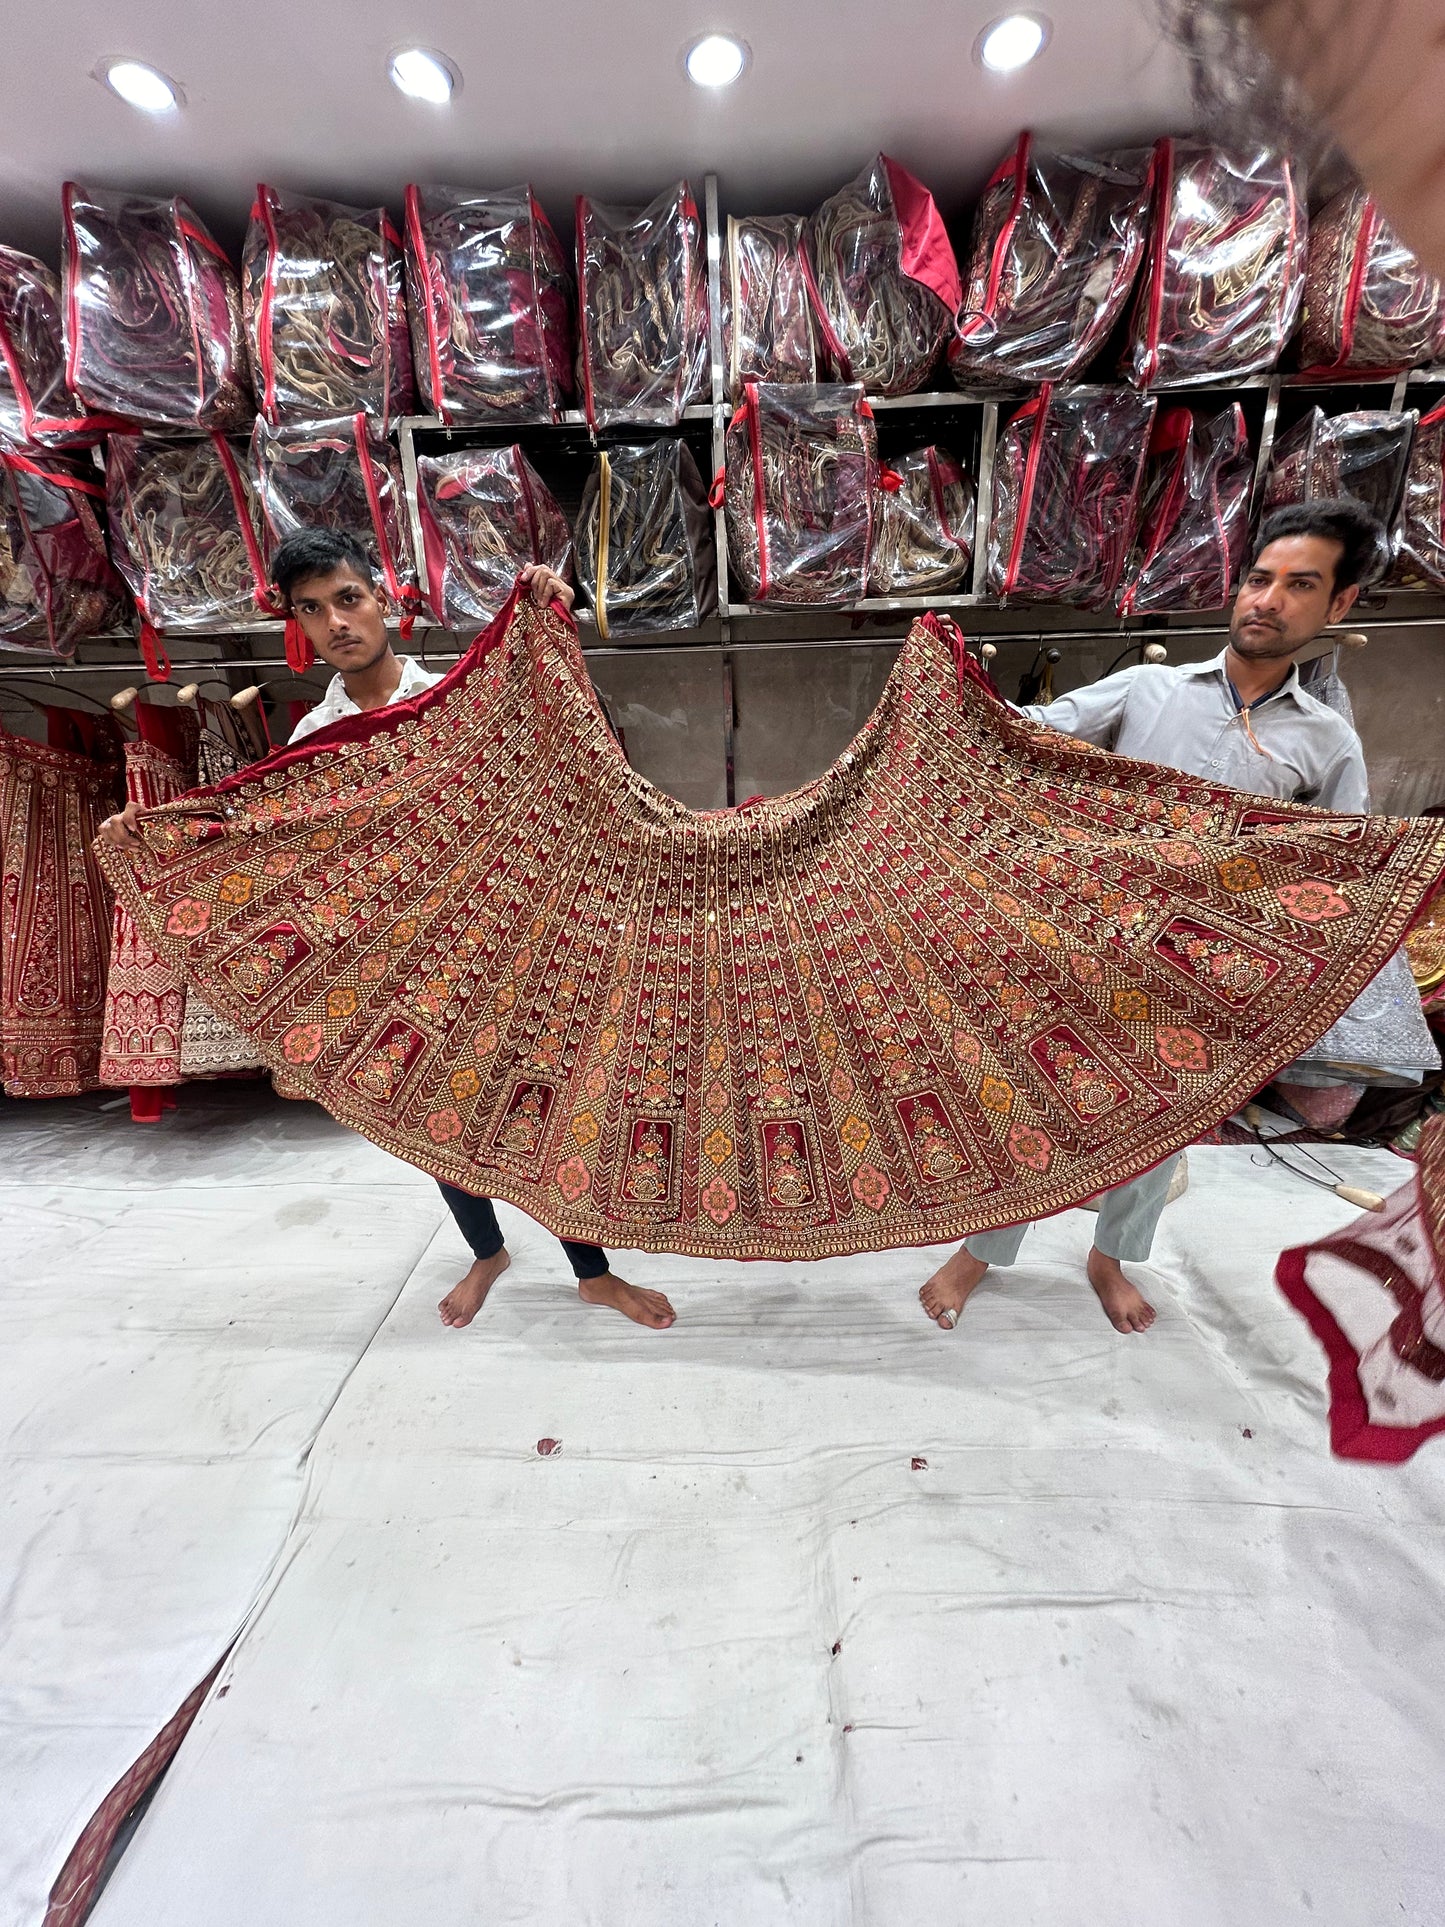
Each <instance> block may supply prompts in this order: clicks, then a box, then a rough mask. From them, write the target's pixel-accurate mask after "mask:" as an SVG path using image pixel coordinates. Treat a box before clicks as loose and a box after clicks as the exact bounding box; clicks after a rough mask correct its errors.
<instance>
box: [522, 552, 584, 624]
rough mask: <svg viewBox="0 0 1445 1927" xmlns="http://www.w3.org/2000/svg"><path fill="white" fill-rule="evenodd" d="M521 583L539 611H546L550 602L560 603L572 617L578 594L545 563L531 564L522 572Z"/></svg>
mask: <svg viewBox="0 0 1445 1927" xmlns="http://www.w3.org/2000/svg"><path fill="white" fill-rule="evenodd" d="M521 583H522V587H523V588H524V589H525V590H526V591H527V592H528V594H529V595H530V596H531V598H532V600H533V602H535V603H536V605H537V607H538V608H539V609H545V608H546V607H547V604H548V603H549V602H560V603H561V605H562V607H563V608H564V609H565V610H566V611H567V613H568V615H569V616H570V615H571V613H572V604H573V603H574V602H575V601H576V600H577V592H576V590H575V589H573V588H571V587H570V586H569V585H568V584H567V583H565V582H564V581H563V580H562V578H561V576H560V575H558V573H557V571H556V570H555V569H549V568H548V567H547V565H546V563H545V562H529V563H528V564H527V566H526V568H525V569H523V571H522V574H521Z"/></svg>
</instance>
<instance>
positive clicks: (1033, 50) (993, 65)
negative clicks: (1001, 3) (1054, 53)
mask: <svg viewBox="0 0 1445 1927" xmlns="http://www.w3.org/2000/svg"><path fill="white" fill-rule="evenodd" d="M1048 38H1049V22H1048V20H1047V19H1046V17H1045V16H1044V15H1043V14H1041V13H1006V14H1004V16H1003V18H1002V19H1000V20H992V21H990V22H989V24H988V26H986V27H985V28H984V30H983V32H982V33H981V34H980V35H979V37H978V39H977V40H976V41H975V42H974V52H975V54H976V55H977V56H978V58H979V60H980V61H982V63H983V65H984V66H985V67H987V68H988V69H989V71H990V72H991V73H995V74H1012V73H1017V71H1018V69H1019V68H1020V67H1027V66H1028V64H1029V62H1030V61H1031V60H1036V59H1037V58H1038V56H1039V55H1040V54H1041V53H1042V52H1043V50H1044V47H1045V45H1046V44H1047V42H1048Z"/></svg>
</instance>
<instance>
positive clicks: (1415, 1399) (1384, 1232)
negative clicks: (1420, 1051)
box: [1275, 1117, 1445, 1461]
mask: <svg viewBox="0 0 1445 1927" xmlns="http://www.w3.org/2000/svg"><path fill="white" fill-rule="evenodd" d="M1275 1276H1276V1278H1277V1279H1278V1281H1279V1286H1280V1289H1281V1290H1282V1291H1283V1292H1284V1295H1285V1297H1286V1298H1288V1299H1289V1301H1290V1303H1291V1304H1292V1305H1293V1306H1294V1307H1295V1309H1296V1311H1299V1312H1302V1313H1303V1315H1304V1317H1305V1318H1306V1319H1307V1320H1308V1322H1309V1326H1310V1329H1311V1330H1312V1331H1313V1332H1314V1334H1315V1336H1316V1338H1318V1339H1319V1341H1320V1343H1321V1344H1322V1345H1323V1346H1324V1348H1325V1352H1326V1355H1327V1356H1328V1358H1329V1362H1330V1444H1331V1445H1332V1447H1333V1448H1334V1450H1335V1451H1336V1452H1337V1453H1338V1454H1339V1455H1340V1457H1341V1458H1347V1459H1385V1460H1390V1461H1398V1460H1400V1459H1408V1458H1410V1457H1411V1456H1412V1454H1413V1453H1415V1452H1417V1451H1418V1450H1419V1448H1420V1447H1421V1446H1422V1445H1423V1444H1424V1443H1425V1441H1426V1439H1428V1438H1433V1437H1434V1435H1435V1434H1436V1433H1437V1432H1442V1431H1445V1117H1434V1118H1432V1119H1431V1120H1430V1121H1429V1123H1428V1124H1427V1125H1426V1126H1425V1129H1424V1132H1423V1134H1422V1135H1421V1139H1420V1161H1419V1165H1418V1167H1417V1170H1416V1173H1415V1176H1414V1178H1413V1179H1412V1181H1411V1182H1410V1183H1409V1184H1405V1185H1402V1186H1401V1187H1400V1189H1399V1190H1398V1191H1392V1192H1391V1194H1390V1196H1389V1197H1388V1198H1387V1199H1386V1200H1385V1208H1384V1210H1383V1211H1380V1212H1374V1211H1367V1212H1366V1213H1365V1214H1364V1216H1363V1217H1359V1218H1356V1219H1355V1221H1354V1223H1353V1224H1348V1225H1346V1226H1345V1228H1344V1230H1343V1231H1337V1232H1335V1233H1334V1235H1333V1236H1332V1237H1328V1238H1323V1239H1321V1240H1320V1242H1319V1243H1318V1244H1313V1245H1302V1246H1300V1247H1298V1248H1297V1249H1296V1250H1294V1251H1286V1252H1284V1253H1283V1254H1282V1256H1281V1258H1280V1261H1279V1266H1278V1269H1277V1271H1276V1273H1275Z"/></svg>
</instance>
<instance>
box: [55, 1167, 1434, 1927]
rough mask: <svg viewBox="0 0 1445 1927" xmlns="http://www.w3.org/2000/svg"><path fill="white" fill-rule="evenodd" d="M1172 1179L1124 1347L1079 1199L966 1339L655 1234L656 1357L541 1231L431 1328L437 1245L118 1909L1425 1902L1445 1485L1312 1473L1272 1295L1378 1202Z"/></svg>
mask: <svg viewBox="0 0 1445 1927" xmlns="http://www.w3.org/2000/svg"><path fill="white" fill-rule="evenodd" d="M1334 1155H1336V1156H1337V1159H1338V1162H1339V1165H1340V1168H1341V1171H1342V1174H1343V1175H1344V1176H1345V1177H1346V1178H1347V1179H1348V1180H1349V1181H1350V1182H1353V1183H1357V1184H1365V1185H1368V1186H1370V1187H1372V1188H1375V1189H1378V1190H1382V1191H1383V1190H1387V1189H1389V1188H1390V1187H1391V1184H1392V1182H1393V1181H1394V1179H1395V1177H1396V1176H1397V1174H1398V1173H1399V1171H1400V1169H1401V1168H1402V1167H1401V1165H1400V1163H1399V1161H1398V1160H1395V1159H1392V1158H1391V1157H1389V1156H1388V1155H1387V1154H1384V1153H1372V1152H1352V1151H1349V1150H1340V1151H1338V1152H1337V1153H1335V1154H1334ZM1191 1178H1192V1181H1191V1185H1190V1189H1189V1191H1188V1193H1187V1194H1186V1195H1185V1197H1184V1198H1182V1199H1181V1200H1180V1201H1179V1202H1178V1203H1176V1204H1173V1205H1171V1206H1170V1207H1169V1208H1168V1209H1167V1210H1166V1212H1165V1215H1164V1218H1163V1221H1162V1224H1161V1230H1160V1234H1159V1238H1158V1240H1157V1242H1156V1248H1155V1251H1156V1255H1155V1261H1154V1262H1153V1264H1152V1265H1150V1266H1148V1267H1138V1268H1137V1273H1138V1276H1139V1277H1140V1278H1141V1280H1142V1281H1143V1282H1144V1284H1145V1286H1146V1288H1147V1289H1148V1290H1149V1292H1150V1294H1151V1296H1152V1297H1153V1300H1154V1302H1155V1303H1156V1305H1157V1306H1158V1309H1159V1320H1158V1323H1157V1325H1156V1326H1155V1328H1154V1329H1153V1330H1152V1331H1151V1332H1150V1333H1148V1334H1147V1335H1145V1336H1142V1337H1134V1338H1123V1337H1120V1336H1119V1335H1118V1334H1116V1333H1114V1332H1113V1331H1112V1330H1111V1329H1110V1327H1109V1326H1108V1325H1107V1323H1106V1322H1105V1320H1104V1319H1103V1317H1102V1315H1101V1313H1100V1311H1099V1307H1098V1305H1097V1303H1096V1302H1095V1300H1094V1298H1093V1296H1092V1294H1091V1293H1090V1292H1089V1290H1088V1287H1087V1285H1086V1284H1085V1282H1084V1280H1083V1277H1082V1264H1083V1259H1084V1255H1085V1252H1086V1250H1087V1247H1088V1242H1089V1237H1090V1234H1091V1230H1092V1225H1093V1220H1092V1218H1090V1217H1089V1216H1087V1215H1086V1214H1083V1213H1067V1214H1064V1215H1062V1216H1060V1217H1058V1218H1056V1219H1053V1220H1051V1221H1050V1222H1049V1223H1047V1224H1044V1225H1041V1226H1039V1227H1037V1228H1036V1229H1035V1230H1034V1231H1033V1232H1031V1233H1030V1237H1029V1240H1028V1243H1027V1245H1026V1247H1025V1252H1024V1257H1023V1260H1022V1261H1021V1263H1020V1264H1019V1266H1017V1267H1016V1268H1014V1269H1013V1270H1012V1271H1011V1272H1010V1273H1009V1274H1008V1276H1007V1278H1004V1277H1002V1276H1001V1275H999V1274H995V1275H994V1276H993V1277H991V1278H989V1279H986V1280H985V1282H984V1284H983V1285H982V1286H981V1287H980V1288H979V1290H978V1292H977V1293H976V1294H975V1296H974V1298H973V1299H972V1301H971V1302H970V1304H969V1306H968V1309H967V1312H966V1314H965V1317H964V1318H963V1320H962V1321H961V1322H960V1325H959V1328H958V1330H957V1332H955V1333H952V1334H944V1333H941V1332H939V1331H938V1330H936V1329H935V1328H933V1327H932V1326H930V1325H929V1324H928V1322H927V1321H926V1320H925V1319H924V1317H923V1315H922V1313H921V1311H920V1309H919V1306H918V1303H917V1297H916V1292H917V1287H918V1284H919V1283H920V1282H921V1280H922V1279H923V1278H924V1277H925V1276H926V1275H927V1272H928V1271H929V1269H930V1268H931V1267H932V1266H933V1264H935V1263H936V1261H937V1258H938V1257H939V1256H940V1255H941V1254H939V1253H938V1252H936V1251H934V1252H929V1251H919V1252H913V1253H891V1254H885V1255H884V1256H881V1257H876V1258H870V1257H863V1258H854V1259H848V1260H840V1261H834V1262H831V1263H827V1264H818V1265H801V1266H800V1265H795V1266H788V1267H784V1266H773V1265H760V1266H754V1267H752V1268H751V1269H750V1271H749V1273H748V1275H747V1286H746V1289H745V1290H744V1289H740V1288H739V1284H740V1277H741V1274H740V1273H739V1272H737V1271H735V1270H733V1269H732V1268H729V1267H719V1266H715V1265H708V1264H704V1263H702V1262H699V1261H696V1260H688V1259H667V1258H662V1257H655V1256H643V1255H640V1254H627V1256H626V1258H625V1259H624V1260H620V1261H619V1262H620V1263H621V1264H622V1268H623V1269H624V1270H625V1271H626V1273H627V1275H629V1276H631V1277H632V1278H634V1279H635V1280H636V1281H638V1282H641V1283H645V1284H648V1285H652V1286H657V1287H661V1288H665V1289H666V1290H668V1291H669V1293H670V1295H671V1296H672V1298H673V1300H674V1302H675V1304H676V1305H677V1307H678V1310H679V1319H678V1322H677V1324H676V1325H675V1326H674V1327H673V1328H672V1329H671V1330H670V1331H668V1332H666V1333H661V1334H659V1333H654V1332H646V1331H643V1330H641V1329H639V1328H638V1327H635V1326H632V1325H630V1324H628V1323H627V1322H626V1321H624V1320H622V1319H619V1318H616V1317H615V1316H612V1315H610V1314H608V1313H605V1312H599V1311H595V1310H589V1309H586V1308H584V1307H582V1306H581V1305H580V1304H579V1303H578V1301H577V1298H576V1295H575V1292H573V1291H572V1290H571V1289H569V1286H568V1282H567V1281H566V1278H565V1268H564V1266H563V1265H562V1263H561V1260H560V1257H559V1254H558V1253H557V1251H556V1248H555V1246H554V1245H553V1244H552V1243H551V1241H550V1240H549V1239H548V1238H546V1237H545V1236H544V1235H543V1234H542V1233H540V1232H539V1231H538V1230H537V1229H536V1228H535V1227H533V1226H531V1225H529V1224H528V1223H527V1222H526V1221H525V1220H522V1219H519V1218H518V1217H517V1216H515V1215H514V1214H512V1213H510V1212H504V1222H505V1227H506V1230H507V1233H508V1238H509V1244H510V1248H511V1250H512V1254H513V1265H512V1269H511V1270H510V1271H509V1272H508V1273H507V1274H506V1276H505V1277H504V1278H503V1279H502V1281H501V1283H500V1284H499V1285H498V1287H497V1288H496V1289H495V1291H494V1292H493V1294H492V1297H491V1299H490V1300H489V1302H488V1304H487V1305H486V1307H485V1308H484V1310H483V1312H482V1314H481V1315H480V1317H479V1318H478V1320H477V1322H476V1323H475V1325H474V1326H472V1327H471V1328H470V1329H469V1330H467V1331H465V1332H462V1333H445V1334H444V1333H442V1332H441V1331H440V1330H439V1329H438V1326H437V1323H436V1310H435V1302H436V1299H437V1297H438V1295H439V1293H440V1291H441V1290H442V1289H444V1288H445V1286H446V1285H447V1284H448V1283H449V1282H450V1280H451V1278H452V1276H453V1275H454V1272H455V1257H456V1256H457V1254H456V1253H455V1252H453V1251H450V1250H447V1249H442V1248H434V1249H433V1250H432V1251H431V1252H430V1253H429V1254H428V1257H427V1259H426V1261H425V1263H424V1264H423V1265H422V1266H421V1267H419V1268H418V1271H417V1273H416V1274H415V1276H414V1277H413V1279H412V1280H411V1282H410V1283H409V1285H408V1287H407V1289H406V1291H405V1292H404V1294H403V1295H402V1297H401V1299H400V1300H399V1301H398V1303H397V1305H396V1307H395V1309H394V1310H393V1312H392V1313H391V1315H390V1316H389V1318H388V1319H387V1321H386V1323H385V1325H384V1327H383V1329H382V1330H381V1332H380V1333H379V1334H378V1336H377V1338H376V1340H375V1342H374V1343H373V1344H372V1345H371V1346H370V1347H369V1349H368V1350H367V1352H366V1354H365V1356H364V1357H363V1358H362V1359H361V1360H360V1362H359V1363H358V1365H357V1367H356V1369H355V1371H354V1372H353V1374H352V1376H351V1378H350V1379H349V1381H348V1383H347V1385H346V1387H345V1390H344V1392H343V1393H342V1395H341V1397H340V1398H339V1399H338V1401H337V1404H336V1407H335V1409H334V1410H333V1412H332V1413H331V1415H330V1417H329V1419H328V1420H327V1423H326V1425H325V1427H324V1428H323V1430H322V1433H321V1435H320V1438H319V1439H318V1442H317V1445H316V1448H315V1450H314V1452H313V1454H312V1458H311V1463H310V1477H309V1483H308V1489H307V1495H306V1502H305V1505H304V1508H303V1510H302V1512H301V1514H300V1516H299V1518H298V1520H297V1523H296V1526H295V1529H294V1531H293V1532H292V1534H291V1536H290V1539H289V1542H288V1545H287V1548H286V1552H285V1555H284V1557H283V1559H282V1560H281V1561H280V1562H278V1566H277V1569H276V1572H275V1574H274V1575H273V1579H272V1582H271V1584H270V1586H269V1588H268V1591H267V1594H266V1596H265V1598H264V1599H263V1600H262V1602H261V1603H260V1605H259V1607H258V1609H257V1611H256V1612H255V1614H254V1615H253V1617H252V1619H251V1621H250V1622H249V1624H248V1626H247V1628H246V1631H245V1634H244V1636H243V1638H242V1639H241V1640H240V1642H239V1643H238V1645H237V1646H236V1648H235V1650H234V1652H233V1653H232V1655H231V1657H230V1658H229V1660H228V1661H227V1663H226V1666H225V1668H224V1671H223V1675H222V1683H223V1685H224V1686H225V1688H226V1689H227V1690H226V1692H225V1695H224V1697H222V1696H221V1695H220V1693H219V1692H218V1693H217V1694H215V1695H213V1696H212V1698H211V1699H210V1701H209V1702H208V1703H207V1705H206V1706H205V1707H204V1708H203V1710H202V1712H201V1714H200V1715H199V1717H198V1718H197V1720H196V1722H195V1725H194V1726H193V1728H192V1730H191V1732H190V1734H189V1736H188V1738H187V1739H186V1741H185V1743H184V1745H183V1746H182V1747H181V1749H180V1753H179V1755H178V1757H177V1759H176V1762H175V1765H174V1766H173V1768H172V1770H171V1772H170V1774H169V1776H168V1777H167V1779H166V1780H165V1781H164V1783H163V1784H162V1786H161V1788H160V1790H159V1793H158V1795H157V1798H156V1800H155V1802H154V1804H153V1806H152V1807H151V1809H150V1811H149V1812H148V1813H147V1815H146V1817H145V1818H144V1820H143V1821H142V1823H141V1825H140V1828H139V1830H138V1832H137V1834H136V1837H135V1840H134V1842H133V1843H132V1845H131V1847H130V1849H129V1851H128V1852H127V1854H126V1855H125V1857H124V1859H123V1860H122V1862H121V1864H120V1867H119V1870H118V1872H117V1873H116V1875H115V1877H114V1879H113V1880H112V1882H111V1884H110V1886H109V1887H108V1888H107V1890H106V1892H105V1893H104V1895H103V1896H102V1898H101V1901H100V1904H99V1906H98V1908H97V1910H96V1913H95V1916H94V1920H95V1922H96V1923H97V1927H196V1923H197V1922H201V1921H204V1922H205V1923H206V1927H255V1924H256V1923H257V1922H262V1921H264V1922H265V1923H266V1927H303V1923H304V1927H330V1924H331V1923H335V1924H336V1927H395V1923H397V1922H399V1921H406V1922H410V1921H421V1920H424V1921H426V1922H428V1923H429V1927H475V1923H477V1922H480V1921H485V1922H487V1923H488V1927H506V1924H507V1923H516V1924H517V1927H522V1924H523V1923H525V1924H526V1927H537V1924H538V1923H549V1924H550V1923H552V1922H562V1921H567V1922H587V1923H595V1924H596V1927H615V1924H616V1923H619V1922H622V1921H626V1922H627V1923H628V1927H717V1924H718V1923H741V1922H746V1923H747V1924H748V1927H774V1924H775V1923H776V1924H777V1927H783V1924H784V1923H786V1924H787V1927H899V1924H900V1923H912V1922H917V1921H926V1920H934V1919H936V1920H940V1921H948V1922H954V1921H958V1922H963V1921H967V1922H969V1923H977V1927H1058V1923H1060V1922H1064V1921H1067V1922H1070V1923H1078V1927H1105V1924H1106V1923H1107V1927H1158V1924H1159V1923H1160V1922H1161V1921H1167V1922H1168V1923H1169V1927H1221V1923H1226V1922H1227V1923H1228V1927H1382V1923H1384V1922H1386V1921H1399V1922H1401V1923H1404V1924H1405V1927H1435V1923H1437V1922H1438V1921H1439V1920H1440V1919H1441V1918H1442V1915H1445V1871H1442V1870H1445V1820H1442V1816H1441V1812H1440V1805H1439V1800H1438V1797H1437V1796H1438V1788H1439V1786H1440V1784H1441V1783H1442V1774H1445V1710H1442V1708H1441V1704H1440V1700H1439V1695H1438V1694H1437V1693H1435V1692H1434V1690H1433V1685H1432V1682H1433V1680H1434V1679H1435V1678H1437V1677H1438V1673H1439V1662H1440V1631H1439V1612H1438V1603H1439V1599H1440V1597H1441V1593H1442V1587H1445V1550H1442V1547H1445V1534H1442V1532H1441V1529H1440V1528H1441V1524H1442V1515H1445V1501H1442V1498H1441V1495H1440V1487H1439V1479H1438V1467H1435V1466H1432V1465H1431V1464H1430V1463H1429V1454H1428V1453H1425V1454H1422V1455H1421V1458H1420V1460H1419V1461H1417V1462H1416V1463H1415V1464H1412V1465H1407V1466H1404V1467H1399V1468H1390V1469H1388V1470H1386V1469H1384V1468H1380V1467H1367V1466H1358V1465H1350V1464H1345V1463H1342V1462H1340V1461H1337V1460H1333V1459H1331V1458H1330V1456H1329V1454H1328V1450H1327V1444H1326V1430H1325V1400H1324V1390H1323V1374H1322V1371H1321V1368H1320V1363H1319V1359H1318V1355H1317V1353H1316V1351H1315V1349H1314V1346H1313V1342H1312V1340H1311V1339H1310V1337H1309V1334H1308V1333H1307V1332H1306V1331H1305V1330H1304V1329H1303V1327H1302V1326H1301V1324H1300V1321H1299V1320H1298V1319H1297V1317H1296V1316H1295V1314H1294V1313H1293V1312H1292V1311H1291V1310H1290V1309H1289V1307H1288V1306H1287V1305H1285V1304H1284V1303H1283V1301H1282V1300H1281V1299H1280V1298H1279V1297H1278V1295H1277V1293H1276V1292H1275V1290H1274V1287H1273V1283H1272V1278H1271V1272H1272V1264H1273V1257H1274V1253H1275V1249H1276V1246H1277V1243H1278V1238H1279V1233H1280V1227H1281V1226H1282V1225H1286V1226H1287V1227H1288V1230H1289V1232H1290V1233H1292V1234H1294V1235H1298V1236H1303V1237H1313V1236H1316V1235H1319V1234H1320V1233H1322V1232H1324V1231H1326V1230H1329V1229H1332V1228H1335V1227H1338V1226H1339V1225H1341V1224H1343V1223H1344V1222H1346V1221H1347V1219H1348V1218H1349V1216H1350V1215H1351V1213H1350V1208H1349V1207H1348V1206H1347V1205H1343V1204H1341V1203H1340V1202H1339V1201H1338V1200H1337V1199H1335V1198H1333V1197H1330V1196H1328V1195H1327V1194H1325V1193H1323V1192H1322V1191H1319V1190H1316V1189H1313V1188H1311V1187H1309V1186H1307V1185H1304V1184H1302V1183H1299V1182H1297V1181H1296V1180H1294V1179H1292V1178H1291V1177H1290V1176H1289V1175H1288V1174H1284V1173H1281V1172H1279V1171H1278V1170H1277V1169H1269V1170H1261V1169H1257V1168H1255V1167H1254V1166H1252V1165H1251V1163H1250V1161H1249V1155H1248V1153H1247V1151H1243V1150H1230V1149H1222V1148H1204V1149H1201V1150H1198V1151H1193V1152H1191ZM550 1441H556V1442H557V1449H556V1450H555V1451H548V1452H546V1453H545V1455H544V1453H543V1452H542V1451H540V1450H539V1446H540V1445H541V1444H542V1443H543V1442H550Z"/></svg>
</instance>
